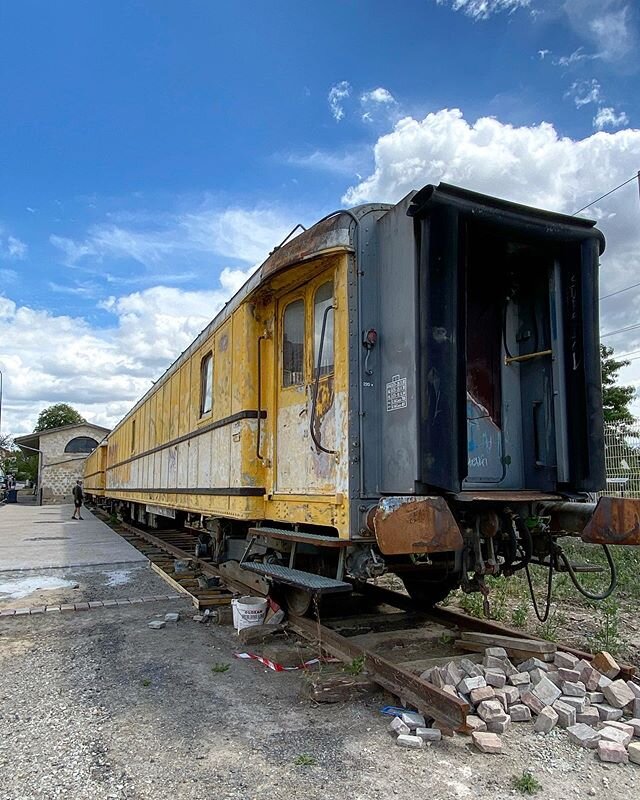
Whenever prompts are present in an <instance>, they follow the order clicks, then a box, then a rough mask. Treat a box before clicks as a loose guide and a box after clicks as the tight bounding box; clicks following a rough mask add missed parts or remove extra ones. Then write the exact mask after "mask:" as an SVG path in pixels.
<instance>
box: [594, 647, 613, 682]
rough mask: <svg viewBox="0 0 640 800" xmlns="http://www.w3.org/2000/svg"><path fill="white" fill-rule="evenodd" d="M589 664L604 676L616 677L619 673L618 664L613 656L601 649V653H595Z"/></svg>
mask: <svg viewBox="0 0 640 800" xmlns="http://www.w3.org/2000/svg"><path fill="white" fill-rule="evenodd" d="M591 666H592V667H593V668H594V669H597V670H598V672H600V673H601V674H602V675H604V676H605V677H606V678H611V680H613V679H614V678H617V677H618V675H619V674H620V666H619V665H618V662H617V661H616V660H615V658H614V657H613V656H612V655H611V654H610V653H607V652H606V651H605V650H603V651H602V652H601V653H596V655H595V656H594V657H593V659H592V661H591Z"/></svg>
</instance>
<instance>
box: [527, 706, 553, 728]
mask: <svg viewBox="0 0 640 800" xmlns="http://www.w3.org/2000/svg"><path fill="white" fill-rule="evenodd" d="M557 723H558V715H557V714H556V712H555V711H554V710H553V708H551V706H545V707H544V708H543V709H542V711H541V712H540V713H539V714H538V718H537V719H536V721H535V723H534V725H533V730H534V731H536V732H537V733H549V731H551V730H553V729H554V728H555V727H556V725H557Z"/></svg>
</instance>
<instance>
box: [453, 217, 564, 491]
mask: <svg viewBox="0 0 640 800" xmlns="http://www.w3.org/2000/svg"><path fill="white" fill-rule="evenodd" d="M464 242H465V244H464V247H463V250H462V252H461V257H462V259H463V263H464V285H465V298H466V299H465V315H466V342H465V346H466V398H467V404H466V405H467V448H468V462H467V467H468V473H467V479H466V481H465V484H464V485H465V488H478V489H487V490H488V489H491V488H503V489H525V488H526V489H529V490H538V491H551V490H554V489H555V488H556V483H557V480H558V477H560V478H562V475H560V476H558V455H559V454H560V456H562V447H561V446H560V447H559V446H558V442H557V438H558V437H557V432H558V431H557V429H558V428H559V430H560V433H562V431H563V430H564V426H563V424H562V423H563V420H562V416H563V413H564V412H563V408H564V406H563V402H564V392H563V387H562V380H563V377H562V376H563V374H564V370H563V369H562V361H563V353H562V335H561V331H562V322H561V317H560V324H558V318H559V315H561V313H562V309H561V302H560V296H559V294H560V268H561V253H560V251H559V248H558V245H557V244H555V245H551V244H549V243H541V242H540V241H539V240H538V241H527V240H526V239H522V240H518V239H517V238H514V237H513V234H512V233H511V235H510V232H509V231H506V230H505V229H500V228H498V227H495V228H494V227H491V226H487V225H486V224H484V225H482V224H477V223H474V222H468V223H467V224H466V236H464ZM558 417H560V420H558V419H557V418H558ZM558 421H559V423H560V425H559V426H558V424H557V423H558Z"/></svg>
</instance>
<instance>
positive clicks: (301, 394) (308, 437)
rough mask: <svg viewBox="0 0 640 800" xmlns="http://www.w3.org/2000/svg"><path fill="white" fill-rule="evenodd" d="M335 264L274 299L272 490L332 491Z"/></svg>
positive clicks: (304, 493)
mask: <svg viewBox="0 0 640 800" xmlns="http://www.w3.org/2000/svg"><path fill="white" fill-rule="evenodd" d="M334 294H335V289H334V270H329V271H327V272H324V273H323V274H322V275H321V276H319V277H317V278H315V279H314V280H313V281H311V282H309V283H307V284H305V285H304V286H301V287H299V288H298V289H295V290H293V291H292V292H289V293H288V294H286V295H285V296H283V297H282V298H281V299H280V301H279V303H278V315H277V319H278V333H277V342H278V345H277V346H278V374H277V376H276V442H275V475H276V491H277V492H279V493H288V494H302V495H308V494H319V495H325V494H326V495H334V494H335V492H336V459H335V452H336V450H337V438H338V437H337V435H336V396H335V369H336V367H335V362H336V359H335V346H334V331H335V315H336V308H335V299H334Z"/></svg>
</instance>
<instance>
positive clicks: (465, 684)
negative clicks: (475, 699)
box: [458, 675, 487, 694]
mask: <svg viewBox="0 0 640 800" xmlns="http://www.w3.org/2000/svg"><path fill="white" fill-rule="evenodd" d="M486 685H487V682H486V681H485V679H484V677H483V676H482V675H477V676H473V677H468V678H464V680H461V681H460V683H459V684H458V691H459V692H462V694H469V692H471V690H472V689H481V688H482V687H484V686H486Z"/></svg>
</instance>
